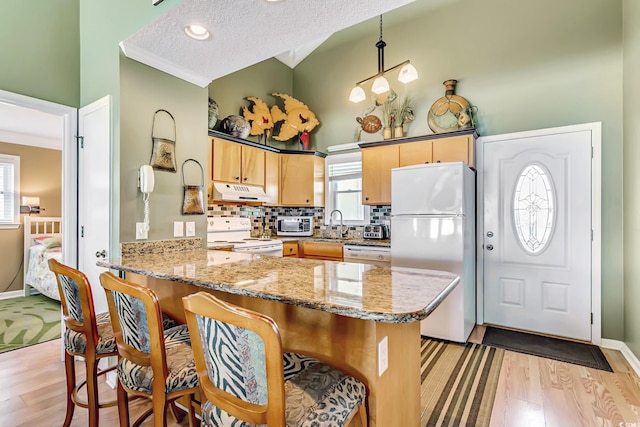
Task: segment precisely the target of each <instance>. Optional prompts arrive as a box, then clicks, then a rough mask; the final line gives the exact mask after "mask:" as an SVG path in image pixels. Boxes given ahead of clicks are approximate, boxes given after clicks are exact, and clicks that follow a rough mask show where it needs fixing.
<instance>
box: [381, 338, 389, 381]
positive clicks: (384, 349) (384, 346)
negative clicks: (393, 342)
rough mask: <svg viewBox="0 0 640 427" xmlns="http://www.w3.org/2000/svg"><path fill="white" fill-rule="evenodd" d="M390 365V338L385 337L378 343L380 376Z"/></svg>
mask: <svg viewBox="0 0 640 427" xmlns="http://www.w3.org/2000/svg"><path fill="white" fill-rule="evenodd" d="M388 367H389V340H388V339H387V337H384V338H382V339H381V340H380V342H379V343H378V376H379V377H381V376H382V374H384V371H386V370H387V368H388Z"/></svg>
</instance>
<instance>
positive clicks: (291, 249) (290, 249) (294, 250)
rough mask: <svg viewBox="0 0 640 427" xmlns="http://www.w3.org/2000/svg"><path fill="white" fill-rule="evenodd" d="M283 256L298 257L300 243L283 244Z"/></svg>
mask: <svg viewBox="0 0 640 427" xmlns="http://www.w3.org/2000/svg"><path fill="white" fill-rule="evenodd" d="M282 256H289V257H295V258H297V257H298V241H292V242H283V243H282Z"/></svg>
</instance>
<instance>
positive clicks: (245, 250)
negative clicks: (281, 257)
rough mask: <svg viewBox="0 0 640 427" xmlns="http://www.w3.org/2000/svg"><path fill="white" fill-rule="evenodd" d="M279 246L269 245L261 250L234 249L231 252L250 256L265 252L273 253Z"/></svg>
mask: <svg viewBox="0 0 640 427" xmlns="http://www.w3.org/2000/svg"><path fill="white" fill-rule="evenodd" d="M279 247H280V246H279V245H271V246H264V247H261V248H234V249H233V250H234V251H235V252H247V253H250V254H263V253H265V252H273V251H274V250H276V249H278V248H279ZM280 250H282V248H281V247H280Z"/></svg>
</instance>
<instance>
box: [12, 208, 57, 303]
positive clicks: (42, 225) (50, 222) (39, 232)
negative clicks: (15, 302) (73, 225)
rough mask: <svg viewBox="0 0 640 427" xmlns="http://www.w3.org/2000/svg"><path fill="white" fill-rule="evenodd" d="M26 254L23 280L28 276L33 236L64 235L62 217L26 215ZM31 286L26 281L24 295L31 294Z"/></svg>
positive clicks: (24, 225) (24, 256)
mask: <svg viewBox="0 0 640 427" xmlns="http://www.w3.org/2000/svg"><path fill="white" fill-rule="evenodd" d="M23 218H24V219H23V221H24V224H23V230H24V254H23V258H22V260H23V261H22V266H23V270H22V274H23V276H22V280H23V282H24V280H25V278H26V277H27V268H28V263H29V248H30V247H31V246H33V244H34V243H33V238H34V237H41V236H59V237H62V218H61V217H52V216H48V217H47V216H39V217H38V216H26V215H25V216H24V217H23ZM29 292H30V290H29V286H27V284H26V283H24V296H28V295H29Z"/></svg>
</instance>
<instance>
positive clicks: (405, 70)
mask: <svg viewBox="0 0 640 427" xmlns="http://www.w3.org/2000/svg"><path fill="white" fill-rule="evenodd" d="M386 45H387V44H386V43H385V42H384V40H382V15H380V38H379V39H378V42H377V43H376V48H378V73H377V74H374V75H373V76H371V77H367V78H366V79H364V80H360V81H359V82H358V83H356V84H355V86H354V88H353V89H351V93H350V94H349V101H351V102H356V103H357V102H360V101H364V100H365V99H366V98H367V96H366V94H365V92H364V89H363V88H362V85H363V84H364V83H367V82H368V81H370V80H373V84H372V85H371V92H373V93H375V94H376V95H381V94H383V93H385V92H388V91H389V90H390V89H391V88H390V86H389V82H388V81H387V79H386V78H385V75H386V74H387V73H389V72H391V71H395V70H397V69H398V68H400V72H399V74H398V81H400V82H402V83H405V84H406V83H409V82H412V81H414V80H417V78H418V70H416V67H414V66H413V65H411V63H410V62H409V60H406V61H404V62H401V63H400V64H398V65H394V66H393V67H391V68H389V69H387V70H385V69H384V48H385V46H386ZM374 79H375V80H374Z"/></svg>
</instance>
